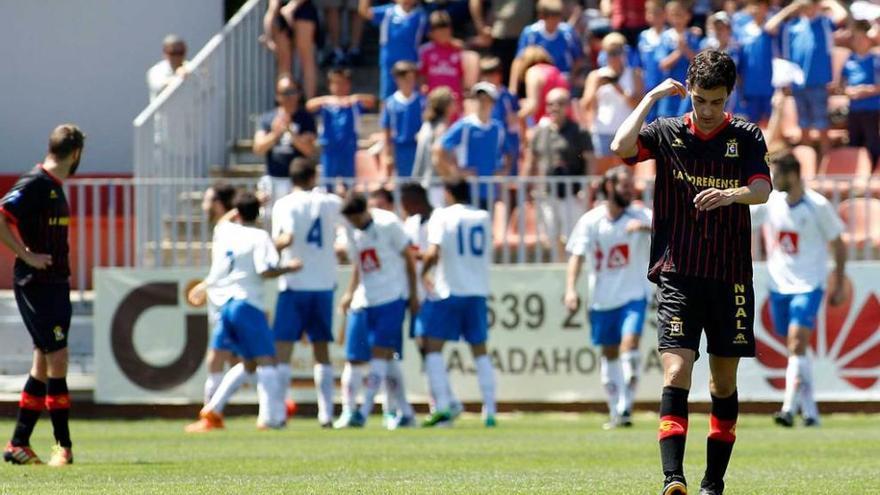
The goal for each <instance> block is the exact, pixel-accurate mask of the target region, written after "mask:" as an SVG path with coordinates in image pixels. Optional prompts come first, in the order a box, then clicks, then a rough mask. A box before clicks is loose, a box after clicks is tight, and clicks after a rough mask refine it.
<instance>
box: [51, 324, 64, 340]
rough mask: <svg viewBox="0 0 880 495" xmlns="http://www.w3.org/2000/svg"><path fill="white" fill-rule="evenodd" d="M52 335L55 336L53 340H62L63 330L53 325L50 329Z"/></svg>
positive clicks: (59, 326)
mask: <svg viewBox="0 0 880 495" xmlns="http://www.w3.org/2000/svg"><path fill="white" fill-rule="evenodd" d="M52 333H54V334H55V340H57V341H62V340H64V330H62V328H61V325H55V328H53V329H52Z"/></svg>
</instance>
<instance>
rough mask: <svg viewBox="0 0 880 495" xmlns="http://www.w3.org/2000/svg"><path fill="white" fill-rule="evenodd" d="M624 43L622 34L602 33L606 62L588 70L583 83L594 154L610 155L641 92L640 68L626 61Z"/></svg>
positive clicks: (585, 107) (583, 102)
mask: <svg viewBox="0 0 880 495" xmlns="http://www.w3.org/2000/svg"><path fill="white" fill-rule="evenodd" d="M625 46H626V38H624V37H623V35H622V34H620V33H610V34H608V35H607V36H605V38H603V39H602V50H603V51H604V52H605V54H606V55H607V57H608V65H607V66H605V67H601V68H599V69H596V70H594V71H592V72H590V74H589V75H588V76H587V81H586V83H585V84H584V95H583V96H582V97H581V108H582V109H583V111H584V113H585V115H587V119H588V121H589V122H590V124H589V129H590V133H591V134H592V138H593V152H594V153H595V156H596V158H602V157H606V156H611V155H612V153H611V140H612V139H614V133H615V132H617V128H618V127H620V125H621V124H623V121H624V120H625V119H626V117H627V116H628V115H629V114H630V112H632V110H633V108H635V107H636V105H637V104H638V103H639V100H640V99H641V98H642V93H643V92H644V81H643V80H642V72H641V70H640V69H638V68H635V67H627V65H626V57H625V55H626V54H625V51H624V49H625Z"/></svg>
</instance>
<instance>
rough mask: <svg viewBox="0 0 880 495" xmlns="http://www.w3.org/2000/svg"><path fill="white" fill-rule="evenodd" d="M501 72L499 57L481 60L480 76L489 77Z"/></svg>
mask: <svg viewBox="0 0 880 495" xmlns="http://www.w3.org/2000/svg"><path fill="white" fill-rule="evenodd" d="M499 72H501V59H500V58H498V57H483V58H481V59H480V74H481V75H484V76H488V75H489V74H497V73H499Z"/></svg>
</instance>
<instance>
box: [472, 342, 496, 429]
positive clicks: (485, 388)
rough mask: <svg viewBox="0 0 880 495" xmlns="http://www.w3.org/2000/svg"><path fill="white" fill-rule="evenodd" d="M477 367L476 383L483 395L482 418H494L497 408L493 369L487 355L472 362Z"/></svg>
mask: <svg viewBox="0 0 880 495" xmlns="http://www.w3.org/2000/svg"><path fill="white" fill-rule="evenodd" d="M474 364H476V365H477V382H478V383H479V384H480V392H481V393H482V394H483V416H484V417H486V416H494V415H495V413H496V411H497V407H496V405H495V369H493V368H492V361H491V360H490V359H489V355H488V354H483V355H482V356H480V357H478V358H477V359H475V360H474Z"/></svg>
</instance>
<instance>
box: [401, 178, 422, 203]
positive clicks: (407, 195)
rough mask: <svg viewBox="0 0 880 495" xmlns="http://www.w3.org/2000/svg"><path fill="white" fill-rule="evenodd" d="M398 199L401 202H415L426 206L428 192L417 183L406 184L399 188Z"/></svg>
mask: <svg viewBox="0 0 880 495" xmlns="http://www.w3.org/2000/svg"><path fill="white" fill-rule="evenodd" d="M400 199H401V200H402V201H409V200H412V201H417V202H419V203H422V204H428V203H429V201H428V191H427V190H426V189H425V187H424V186H422V185H421V184H419V183H418V182H407V183H406V184H403V185H402V186H400Z"/></svg>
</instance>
